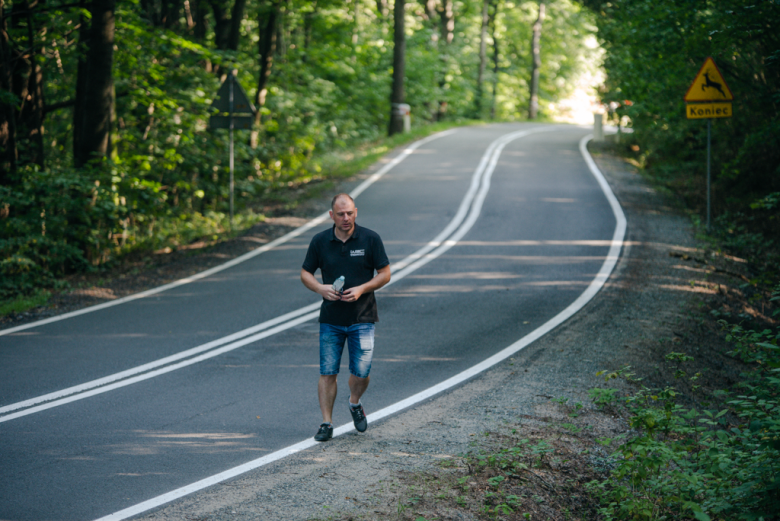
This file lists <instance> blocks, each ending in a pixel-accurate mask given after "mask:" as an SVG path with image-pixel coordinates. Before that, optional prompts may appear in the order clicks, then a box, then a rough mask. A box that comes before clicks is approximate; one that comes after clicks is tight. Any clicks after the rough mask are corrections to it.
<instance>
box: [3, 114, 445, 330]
mask: <svg viewBox="0 0 780 521" xmlns="http://www.w3.org/2000/svg"><path fill="white" fill-rule="evenodd" d="M454 132H457V129H450V130H445V131H444V132H439V133H437V134H433V135H431V136H428V137H426V138H423V139H421V140H419V141H417V142H415V143H412V144H411V145H409V146H408V147H407V148H406V149H404V151H403V152H401V153H400V154H398V155H397V156H396V157H395V158H393V160H392V161H390V162H389V163H388V164H386V165H385V166H383V167H382V168H381V169H380V170H378V171H377V172H376V173H374V174H373V175H371V176H370V177H369V178H368V179H366V180H365V181H363V182H362V183H360V185H358V186H357V187H356V188H355V189H354V190H353V191H352V192H351V193H350V195H351V196H352V197H353V198H355V197H357V196H358V195H360V194H361V193H363V192H364V191H365V190H366V188H368V187H369V186H371V185H372V184H374V183H375V182H376V181H378V180H379V178H381V177H382V176H383V175H385V174H386V173H387V172H389V171H390V170H391V169H392V168H393V167H394V166H396V165H397V164H398V163H400V162H401V161H403V160H404V159H406V158H407V157H408V156H409V155H410V154H411V153H412V152H414V151H415V150H416V149H417V148H419V147H420V146H422V145H424V144H426V143H428V142H430V141H433V140H434V139H439V138H440V137H444V136H448V135H450V134H452V133H454ZM327 218H328V212H325V213H323V214H322V215H319V216H317V217H315V218H314V219H312V220H311V221H309V222H308V223H306V224H304V225H303V226H301V227H299V228H296V229H295V230H293V231H291V232H289V233H287V234H285V235H283V236H281V237H279V238H277V239H274V240H273V241H271V242H269V243H268V244H264V245H263V246H260V247H259V248H256V249H254V250H252V251H250V252H247V253H245V254H243V255H241V256H239V257H236V258H235V259H232V260H230V261H228V262H226V263H224V264H220V265H219V266H214V267H213V268H210V269H208V270H206V271H202V272H200V273H196V274H195V275H192V276H190V277H186V278H183V279H179V280H177V281H174V282H171V283H169V284H165V285H163V286H158V287H156V288H152V289H149V290H146V291H142V292H140V293H135V294H133V295H128V296H126V297H122V298H119V299H116V300H112V301H110V302H104V303H102V304H98V305H96V306H90V307H88V308H84V309H79V310H77V311H71V312H70V313H64V314H62V315H58V316H56V317H50V318H46V319H43V320H37V321H35V322H30V323H29V324H22V325H21V326H16V327H11V328H8V329H2V330H0V336H4V335H9V334H11V333H16V332H17V331H23V330H25V329H30V328H33V327H38V326H43V325H45V324H51V323H52V322H59V321H60V320H65V319H67V318H72V317H77V316H79V315H84V314H85V313H92V312H93V311H98V310H100V309H105V308H110V307H112V306H118V305H119V304H124V303H126V302H132V301H133V300H138V299H141V298H144V297H148V296H150V295H156V294H157V293H162V292H163V291H166V290H169V289H173V288H176V287H179V286H183V285H184V284H189V283H190V282H194V281H196V280H200V279H203V278H205V277H208V276H210V275H213V274H215V273H219V272H220V271H223V270H226V269H228V268H232V267H233V266H235V265H237V264H241V263H242V262H244V261H247V260H249V259H251V258H253V257H257V256H258V255H260V254H261V253H265V252H267V251H268V250H271V249H273V248H275V247H277V246H279V245H280V244H284V243H285V242H287V241H289V240H290V239H294V238H295V237H298V236H299V235H301V234H303V233H305V232H307V231H308V230H311V229H312V228H314V227H315V226H317V225H318V224H320V223H322V222H323V221H325V220H326V219H327Z"/></svg>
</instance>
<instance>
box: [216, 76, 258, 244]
mask: <svg viewBox="0 0 780 521" xmlns="http://www.w3.org/2000/svg"><path fill="white" fill-rule="evenodd" d="M237 73H238V71H236V70H233V71H232V73H231V74H228V77H227V78H226V79H225V81H224V82H223V83H222V85H221V86H220V88H219V91H217V97H216V99H215V100H214V102H213V103H212V104H211V108H212V109H217V111H218V112H219V113H222V112H227V116H224V115H214V116H211V118H209V127H210V128H212V129H217V128H224V129H229V130H230V231H233V188H234V183H233V166H234V160H233V156H234V153H233V130H251V128H252V123H253V122H254V115H255V113H256V112H257V111H256V110H255V107H254V106H253V105H252V103H251V102H250V101H249V97H248V96H247V95H246V92H244V89H243V88H241V84H240V83H238V80H237V79H236V74H237ZM247 112H248V113H250V114H251V115H246V113H247ZM236 113H239V114H242V113H243V114H244V115H242V116H236Z"/></svg>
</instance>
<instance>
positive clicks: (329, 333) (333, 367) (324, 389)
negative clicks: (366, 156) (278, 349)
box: [301, 194, 390, 441]
mask: <svg viewBox="0 0 780 521" xmlns="http://www.w3.org/2000/svg"><path fill="white" fill-rule="evenodd" d="M330 206H331V210H330V217H331V219H333V227H332V228H331V229H329V230H325V231H322V232H320V233H318V234H317V235H315V236H314V237H313V238H312V240H311V243H310V244H309V250H308V251H307V252H306V259H305V260H304V261H303V268H302V269H301V282H303V285H304V286H306V287H307V288H309V289H310V290H312V291H313V292H315V293H318V294H320V295H322V307H321V308H320V381H319V385H318V388H317V391H318V395H319V399H320V409H321V410H322V421H323V423H322V425H320V429H319V431H318V432H317V435H316V436H314V439H315V440H317V441H328V440H329V439H331V438H332V437H333V424H332V414H333V404H334V402H335V401H336V385H337V383H336V380H337V377H338V373H339V366H340V365H341V353H342V351H343V350H344V342H345V341H347V344H348V349H349V372H350V376H349V393H350V394H349V412H350V413H351V414H352V421H353V422H354V423H355V429H357V430H358V432H364V431H365V430H366V428H368V421H367V420H366V413H365V411H364V410H363V405H362V403H361V402H360V397H361V396H363V393H364V392H366V389H367V388H368V382H369V376H368V373H369V372H370V370H371V358H372V357H373V354H374V323H375V322H376V321H377V320H379V318H378V316H377V309H376V298H374V291H376V290H378V289H379V288H381V287H382V286H384V285H385V284H387V283H388V282H390V261H389V260H388V259H387V254H386V253H385V247H384V244H382V239H380V238H379V235H377V234H376V232H373V231H371V230H369V229H368V228H363V227H361V226H358V225H357V224H355V219H356V218H357V208H355V201H353V200H352V197H350V196H349V195H347V194H338V195H337V196H336V197H334V198H333V201H332V202H331V205H330ZM317 268H319V269H320V270H322V284H320V283H319V282H318V281H317V279H316V278H315V277H314V272H316V271H317ZM374 271H376V274H374ZM340 278H341V281H339V279H340ZM337 281H338V282H337ZM340 282H343V285H342V284H341V283H340ZM334 283H336V284H335V285H334ZM340 286H341V287H340Z"/></svg>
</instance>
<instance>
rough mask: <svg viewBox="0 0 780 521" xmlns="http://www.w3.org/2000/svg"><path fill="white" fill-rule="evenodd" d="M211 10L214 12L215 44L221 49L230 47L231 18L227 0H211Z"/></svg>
mask: <svg viewBox="0 0 780 521" xmlns="http://www.w3.org/2000/svg"><path fill="white" fill-rule="evenodd" d="M209 4H210V5H211V10H212V11H213V12H214V45H215V47H216V48H217V49H219V50H220V51H224V50H226V49H227V48H228V40H229V39H230V25H231V24H230V18H228V6H227V2H226V1H225V0H209Z"/></svg>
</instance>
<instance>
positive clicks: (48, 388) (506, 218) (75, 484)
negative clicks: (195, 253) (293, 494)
mask: <svg viewBox="0 0 780 521" xmlns="http://www.w3.org/2000/svg"><path fill="white" fill-rule="evenodd" d="M536 127H537V126H534V125H520V124H517V125H491V126H487V127H469V128H461V129H458V130H457V131H456V132H454V133H452V134H449V135H447V136H444V137H440V138H438V139H435V140H432V141H430V142H428V143H426V144H424V145H422V146H421V147H420V148H418V149H417V150H415V151H414V153H412V154H411V155H410V156H409V157H407V158H406V159H405V160H404V161H403V162H401V163H400V164H399V165H398V166H396V167H395V168H393V169H392V170H390V171H389V172H388V173H387V174H386V175H385V176H384V177H382V178H381V179H380V180H379V181H377V182H376V183H374V184H373V185H371V186H370V187H369V188H368V189H367V190H366V191H365V192H364V193H362V194H361V195H360V196H359V197H358V198H357V200H356V203H357V207H358V223H359V224H360V225H362V226H365V227H368V228H371V229H373V230H375V231H377V232H378V233H379V234H380V235H381V236H382V238H383V240H384V242H385V247H386V249H387V252H388V254H389V256H390V260H391V262H398V261H400V260H401V259H403V258H405V257H407V256H408V255H410V254H412V253H413V252H415V251H417V250H419V249H420V248H421V247H423V246H424V245H425V244H426V243H428V242H429V241H431V240H432V239H433V238H434V237H436V236H437V235H438V234H439V233H440V232H441V231H442V230H443V229H445V227H446V226H447V225H448V224H449V223H450V222H451V220H452V219H453V217H454V216H455V215H456V213H457V211H458V208H459V206H460V205H461V202H462V200H463V199H464V196H466V194H467V192H468V190H469V187H470V184H471V182H472V176H473V175H474V172H475V169H477V167H478V165H479V164H480V160H481V159H482V157H483V154H484V153H485V151H486V150H487V148H488V147H489V145H490V144H491V143H493V142H494V141H495V140H496V139H498V138H499V137H501V136H503V135H505V134H508V133H510V132H513V131H517V130H524V129H532V128H536ZM586 133H587V132H586V131H585V130H583V129H581V128H578V127H568V126H557V127H556V128H555V129H554V130H552V131H546V132H540V133H531V134H529V135H527V136H524V137H521V138H519V139H517V140H515V141H512V142H510V143H509V144H508V145H507V146H506V148H504V150H503V152H502V154H501V156H500V158H499V160H498V163H497V165H496V167H495V171H494V172H493V174H492V179H491V185H490V189H489V191H488V193H487V196H486V198H485V200H484V204H483V206H482V208H481V212H480V214H479V218H478V219H477V221H476V222H475V223H474V225H473V227H471V228H470V229H469V231H468V232H467V233H466V234H465V236H463V237H462V239H461V240H460V241H459V242H458V243H457V244H456V245H454V246H453V247H452V248H451V249H449V250H448V251H446V252H445V253H444V254H442V255H441V256H439V257H437V258H435V259H434V260H432V261H431V262H429V263H428V264H425V265H424V266H422V267H420V268H419V269H417V270H416V271H414V272H412V273H410V274H408V275H407V276H406V277H405V278H403V279H402V280H399V281H398V282H395V283H394V284H393V285H391V286H389V287H387V288H386V289H384V290H382V291H381V292H380V293H379V294H378V302H379V314H380V322H379V323H378V324H377V334H376V349H375V356H374V364H373V368H372V373H371V374H372V381H371V386H370V388H369V391H368V392H367V394H366V395H365V396H364V400H363V403H364V405H365V407H366V411H367V412H368V413H369V414H370V413H371V412H372V411H374V410H378V409H380V408H383V407H386V406H388V405H391V404H393V403H395V402H397V401H399V400H401V399H403V398H406V397H408V396H410V395H412V394H414V393H416V392H419V391H422V390H424V389H426V388H428V387H430V386H432V385H434V384H436V383H438V382H440V381H442V380H445V379H446V378H448V377H450V376H452V375H454V374H456V373H458V372H460V371H462V370H464V369H467V368H468V367H470V366H472V365H474V364H475V363H477V362H479V361H482V360H484V359H485V358H487V357H488V356H490V355H492V354H494V353H496V352H498V351H499V350H501V349H503V348H504V347H506V346H507V345H509V344H511V343H512V342H514V341H515V340H517V339H518V338H520V337H522V336H523V335H525V334H527V333H529V332H530V331H532V330H533V329H535V328H537V327H538V326H540V325H541V324H543V323H544V322H546V321H547V320H548V319H549V318H550V317H552V316H554V315H556V314H557V313H558V312H560V311H561V310H562V309H564V308H565V307H566V306H568V305H569V304H570V303H571V302H572V301H574V300H575V299H576V298H577V297H578V296H579V295H580V294H581V293H582V292H583V291H584V289H585V288H586V287H587V285H588V284H589V283H590V282H591V280H592V279H593V277H594V276H595V274H596V273H597V272H598V271H599V269H600V267H601V265H602V263H603V262H604V258H605V256H606V253H607V251H608V250H609V241H610V240H611V239H612V234H613V232H614V229H615V218H614V216H613V214H612V211H611V209H610V207H609V204H608V202H607V199H606V197H605V196H604V194H603V192H602V191H601V189H600V188H599V186H598V183H597V182H596V180H595V179H594V177H593V176H592V174H591V173H590V172H589V171H588V168H587V166H586V164H585V162H584V160H583V158H582V156H581V155H580V152H579V150H578V143H579V141H580V139H581V138H582V137H583V136H584V135H585V134H586ZM327 226H328V225H327V223H324V224H321V225H319V226H317V227H315V228H313V229H312V230H310V231H308V232H306V233H304V234H302V235H301V236H300V237H298V238H295V239H293V240H291V241H289V242H286V243H285V244H283V245H282V246H280V247H278V248H275V249H273V250H271V251H268V252H266V253H263V254H262V255H259V256H257V257H254V258H252V259H250V260H248V261H246V262H243V263H241V264H239V265H237V266H235V267H232V268H230V269H228V270H225V271H222V272H220V273H217V274H215V275H213V276H211V277H207V278H205V279H202V280H199V281H196V282H192V283H190V284H186V285H183V286H180V287H178V288H174V289H171V290H169V291H165V292H162V293H159V294H157V295H154V296H151V297H147V298H143V299H139V300H136V301H133V302H129V303H126V304H122V305H118V306H115V307H110V308H107V309H103V310H99V311H96V312H93V313H88V314H84V315H81V316H78V317H73V318H70V319H67V320H63V321H59V322H54V323H50V324H46V325H42V326H39V327H33V328H30V329H26V330H24V331H19V332H16V333H11V334H8V335H5V336H0V410H2V407H3V406H9V405H11V404H15V403H18V402H21V401H24V400H30V399H33V398H35V397H38V396H41V395H45V394H47V393H52V392H56V391H58V390H61V389H65V388H68V387H71V386H76V385H79V384H82V383H84V382H89V381H92V380H95V379H98V378H102V377H105V376H107V375H111V374H115V373H117V372H120V371H125V370H128V369H131V368H133V367H137V366H139V365H141V364H145V363H150V362H154V361H155V360H159V359H161V358H164V357H166V356H170V355H174V354H176V353H179V352H182V351H185V350H187V349H190V348H193V347H195V346H199V345H202V344H204V343H206V342H209V341H214V340H217V339H220V338H222V337H224V336H226V335H230V334H232V333H235V332H237V331H240V330H243V329H245V328H248V327H251V326H253V325H256V324H258V323H261V322H264V321H267V320H271V319H273V318H275V317H278V316H280V315H282V314H284V313H287V312H290V311H294V310H296V309H299V308H301V307H304V306H307V305H310V304H312V303H313V302H316V295H314V294H313V293H310V292H308V291H307V290H306V289H305V288H304V287H303V286H302V285H301V283H300V280H299V272H300V266H301V262H302V260H303V257H304V255H305V252H306V247H307V245H308V242H309V240H310V238H311V236H312V235H313V234H314V233H316V232H318V231H320V230H322V229H325V228H326V227H327ZM317 330H318V325H317V323H316V320H309V321H307V322H303V323H301V324H299V325H297V326H295V327H292V328H289V329H286V330H284V331H281V332H279V333H277V334H274V335H270V336H267V337H266V338H263V339H260V340H257V341H255V342H251V343H248V344H247V345H244V346H242V347H240V348H237V349H233V350H231V351H229V352H226V353H224V354H221V355H219V356H214V357H211V358H207V359H205V360H203V361H201V362H199V363H194V364H191V365H186V366H185V367H182V368H180V369H178V370H173V371H170V372H167V373H164V374H161V375H159V376H157V377H154V378H148V379H145V380H142V381H139V382H137V383H133V384H131V385H124V386H121V387H118V388H116V389H113V390H110V391H108V392H102V393H99V394H95V395H94V396H89V397H85V398H83V399H79V400H75V401H72V402H71V403H66V404H62V405H59V406H56V407H51V408H49V409H46V410H41V411H39V412H34V413H31V414H26V415H23V416H20V417H16V418H13V419H10V420H6V421H4V420H3V416H2V415H0V468H2V469H3V473H2V479H0V519H2V520H14V521H16V520H19V521H21V520H35V521H43V520H79V521H83V520H86V519H96V518H99V517H102V516H105V515H107V514H110V513H112V512H116V511H119V510H122V509H124V508H127V507H129V506H131V505H135V504H137V503H140V502H142V501H145V500H147V499H149V498H152V497H156V496H159V495H160V494H163V493H165V492H168V491H170V490H173V489H176V488H179V487H182V486H185V485H187V484H190V483H193V482H195V481H198V480H200V479H203V478H206V477H208V476H211V475H214V474H216V473H219V472H221V471H224V470H225V469H228V468H231V467H234V466H236V465H240V464H242V463H244V462H247V461H250V460H254V459H256V458H258V457H261V456H262V455H264V454H269V453H271V452H273V451H276V450H279V449H281V448H283V447H286V446H289V445H291V444H293V443H296V442H298V441H301V440H303V439H306V438H310V437H311V436H313V435H314V433H315V432H316V430H317V426H318V425H319V423H320V421H321V419H320V414H319V407H318V404H317V397H316V383H317V375H318V360H317ZM344 358H345V359H344V360H343V364H342V374H341V376H340V379H339V384H340V386H341V393H340V395H339V398H338V399H337V404H336V410H335V411H334V423H335V424H336V425H341V424H344V423H347V422H348V421H350V418H349V413H348V411H347V407H346V400H347V392H346V389H347V386H346V378H347V376H348V370H347V368H346V356H345V357H344ZM421 407H425V405H424V404H423V405H421ZM25 410H27V409H23V408H20V409H18V410H17V411H16V412H19V411H22V412H24V411H25ZM6 414H7V413H6ZM385 421H390V422H392V421H393V420H392V418H390V419H388V420H385ZM372 428H381V423H380V424H377V425H371V426H369V429H372Z"/></svg>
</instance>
